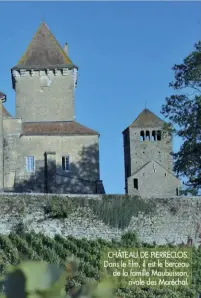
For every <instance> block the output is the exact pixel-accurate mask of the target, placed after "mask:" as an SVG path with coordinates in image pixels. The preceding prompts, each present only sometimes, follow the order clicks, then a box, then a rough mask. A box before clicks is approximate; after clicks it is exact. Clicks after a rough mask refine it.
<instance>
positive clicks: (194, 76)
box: [162, 42, 201, 195]
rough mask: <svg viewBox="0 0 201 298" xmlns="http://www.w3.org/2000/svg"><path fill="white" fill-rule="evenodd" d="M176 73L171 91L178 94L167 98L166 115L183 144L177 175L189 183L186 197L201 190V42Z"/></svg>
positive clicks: (179, 153)
mask: <svg viewBox="0 0 201 298" xmlns="http://www.w3.org/2000/svg"><path fill="white" fill-rule="evenodd" d="M173 70H174V74H175V81H174V82H172V83H170V87H172V88H173V89H174V90H176V91H177V92H176V94H174V95H172V96H170V97H168V98H166V103H165V104H164V105H163V107H162V114H163V115H164V116H165V117H167V118H168V119H169V120H170V122H171V124H174V126H175V129H174V130H172V132H173V133H175V134H176V135H177V136H179V137H180V138H181V139H182V141H183V144H182V146H181V148H180V150H179V151H178V152H177V153H174V154H173V157H174V161H175V165H174V171H175V172H176V174H177V175H179V176H182V177H184V178H185V179H186V180H187V181H186V182H185V186H186V189H185V192H183V194H188V193H190V194H192V191H193V194H194V195H195V194H198V192H199V189H200V188H201V158H200V151H201V134H200V131H201V79H200V74H201V42H198V43H197V44H196V45H195V49H194V51H193V52H192V53H191V54H190V55H188V56H187V57H186V58H185V59H184V61H183V63H182V64H179V65H174V67H173ZM180 90H182V93H180V92H178V91H180ZM184 90H186V91H185V92H184ZM189 92H190V93H189Z"/></svg>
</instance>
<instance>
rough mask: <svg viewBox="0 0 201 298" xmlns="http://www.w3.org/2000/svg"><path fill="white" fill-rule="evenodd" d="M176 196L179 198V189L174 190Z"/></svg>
mask: <svg viewBox="0 0 201 298" xmlns="http://www.w3.org/2000/svg"><path fill="white" fill-rule="evenodd" d="M176 196H179V188H178V187H177V188H176Z"/></svg>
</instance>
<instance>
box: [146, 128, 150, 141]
mask: <svg viewBox="0 0 201 298" xmlns="http://www.w3.org/2000/svg"><path fill="white" fill-rule="evenodd" d="M146 140H147V141H150V132H149V131H148V130H147V131H146Z"/></svg>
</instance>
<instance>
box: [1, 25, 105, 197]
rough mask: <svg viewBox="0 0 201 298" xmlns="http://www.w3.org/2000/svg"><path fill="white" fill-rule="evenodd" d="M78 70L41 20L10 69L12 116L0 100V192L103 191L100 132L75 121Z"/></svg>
mask: <svg viewBox="0 0 201 298" xmlns="http://www.w3.org/2000/svg"><path fill="white" fill-rule="evenodd" d="M77 69H78V68H77V66H75V65H74V64H73V63H72V61H71V60H70V58H69V57H68V45H67V44H65V45H64V47H63V48H62V47H61V46H60V45H59V43H58V42H57V40H56V39H55V37H54V36H53V34H52V33H51V32H50V30H49V28H48V26H47V25H46V24H44V23H42V24H41V25H40V26H39V28H38V30H37V32H36V34H35V35H34V37H33V39H32V41H31V42H30V44H29V46H28V48H27V50H26V51H25V54H24V55H23V56H22V58H21V59H20V61H19V62H18V63H17V65H16V66H15V67H13V68H12V69H11V74H12V85H13V88H14V90H15V92H16V117H12V116H11V115H8V113H7V111H6V110H5V108H4V107H3V106H2V102H0V104H1V105H0V190H1V189H3V188H4V191H6V192H7V191H14V192H37V193H38V192H41V193H43V192H45V193H73V194H97V193H98V194H102V193H105V190H104V186H103V183H102V181H101V180H100V166H99V136H100V135H99V133H98V132H97V131H95V130H93V129H91V128H89V127H87V126H84V125H82V124H80V123H78V122H77V121H75V116H74V115H75V111H74V101H75V100H74V90H75V87H76V84H77ZM2 98H3V99H4V95H2ZM0 100H1V93H0ZM3 138H4V149H3ZM3 166H4V170H3Z"/></svg>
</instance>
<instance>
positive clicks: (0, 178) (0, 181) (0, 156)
mask: <svg viewBox="0 0 201 298" xmlns="http://www.w3.org/2000/svg"><path fill="white" fill-rule="evenodd" d="M5 101H6V95H5V94H4V93H2V92H1V91H0V169H1V170H0V191H3V189H4V152H3V151H4V132H3V103H4V102H5Z"/></svg>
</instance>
